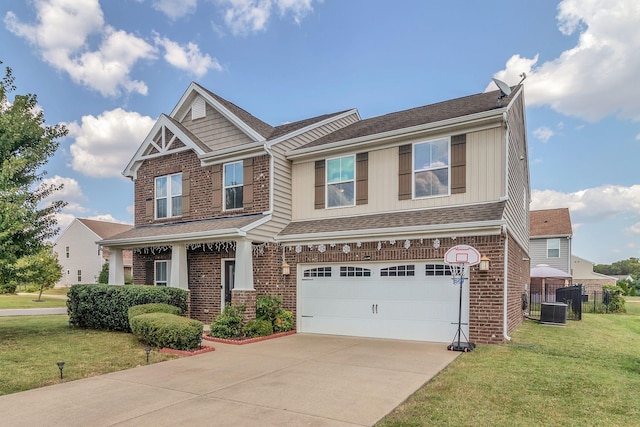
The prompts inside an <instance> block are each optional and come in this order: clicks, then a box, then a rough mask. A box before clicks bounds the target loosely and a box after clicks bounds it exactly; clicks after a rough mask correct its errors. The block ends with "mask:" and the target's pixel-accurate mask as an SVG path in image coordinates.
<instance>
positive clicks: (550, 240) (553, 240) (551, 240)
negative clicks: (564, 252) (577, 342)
mask: <svg viewBox="0 0 640 427" xmlns="http://www.w3.org/2000/svg"><path fill="white" fill-rule="evenodd" d="M550 242H558V248H557V249H558V256H549V249H553V250H555V249H556V248H549V243H550ZM560 246H561V245H560V239H558V238H554V239H547V258H553V259H556V258H560Z"/></svg>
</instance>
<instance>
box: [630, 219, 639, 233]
mask: <svg viewBox="0 0 640 427" xmlns="http://www.w3.org/2000/svg"><path fill="white" fill-rule="evenodd" d="M627 230H628V231H630V232H631V233H633V234H640V222H636V223H635V224H633V225H632V226H631V227H629V228H628V229H627Z"/></svg>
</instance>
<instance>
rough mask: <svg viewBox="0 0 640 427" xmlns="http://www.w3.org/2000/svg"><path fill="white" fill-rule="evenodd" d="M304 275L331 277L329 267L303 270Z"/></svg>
mask: <svg viewBox="0 0 640 427" xmlns="http://www.w3.org/2000/svg"><path fill="white" fill-rule="evenodd" d="M303 275H304V277H331V267H318V268H310V269H308V270H305V271H304V273H303Z"/></svg>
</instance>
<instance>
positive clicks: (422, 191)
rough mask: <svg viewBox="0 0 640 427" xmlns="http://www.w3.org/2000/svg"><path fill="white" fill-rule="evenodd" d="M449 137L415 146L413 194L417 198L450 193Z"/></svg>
mask: <svg viewBox="0 0 640 427" xmlns="http://www.w3.org/2000/svg"><path fill="white" fill-rule="evenodd" d="M449 156H450V154H449V138H442V139H437V140H434V141H428V142H422V143H418V144H414V146H413V194H414V197H415V198H420V197H433V196H446V195H448V194H449Z"/></svg>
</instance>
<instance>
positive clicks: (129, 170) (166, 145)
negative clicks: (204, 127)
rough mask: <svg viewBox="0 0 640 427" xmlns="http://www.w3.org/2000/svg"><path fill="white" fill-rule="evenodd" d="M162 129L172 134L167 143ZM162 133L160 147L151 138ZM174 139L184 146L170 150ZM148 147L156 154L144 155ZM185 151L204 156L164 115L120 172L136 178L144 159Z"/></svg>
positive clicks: (202, 151) (199, 148) (200, 148)
mask: <svg viewBox="0 0 640 427" xmlns="http://www.w3.org/2000/svg"><path fill="white" fill-rule="evenodd" d="M164 129H169V130H170V131H171V133H173V135H174V138H171V139H170V140H169V141H166V140H165V132H164ZM160 131H162V142H161V143H160V145H158V144H156V143H155V141H154V140H153V138H154V137H155V136H156V135H157V134H158V132H160ZM175 138H178V139H180V141H181V142H182V143H183V144H184V145H185V146H184V147H180V148H172V146H173V143H174V142H175ZM149 147H153V148H155V149H156V150H158V153H153V154H145V153H146V152H147V150H148V149H149ZM186 150H193V151H195V152H196V153H197V154H198V155H199V156H201V155H203V154H205V151H204V150H203V149H202V147H200V146H199V145H198V144H196V143H195V142H193V141H192V140H191V138H190V137H188V136H187V135H186V134H185V133H184V132H183V131H182V130H181V129H180V128H178V127H177V126H176V125H175V124H174V123H173V122H172V121H171V120H169V118H168V117H167V116H165V115H162V116H160V118H159V119H158V120H156V123H155V124H154V125H153V128H151V131H150V132H149V133H148V134H147V137H146V138H145V139H144V141H143V143H142V144H141V145H140V147H139V148H138V151H136V153H135V154H134V156H133V158H132V159H131V160H130V161H129V164H128V165H127V167H126V168H125V170H124V171H123V172H122V174H123V175H124V176H126V177H129V178H134V179H135V178H136V175H137V173H138V168H140V165H141V164H142V162H143V161H144V160H146V159H152V158H155V157H160V156H164V155H166V154H169V153H177V152H181V151H186Z"/></svg>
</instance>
